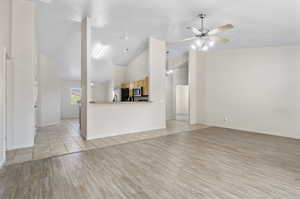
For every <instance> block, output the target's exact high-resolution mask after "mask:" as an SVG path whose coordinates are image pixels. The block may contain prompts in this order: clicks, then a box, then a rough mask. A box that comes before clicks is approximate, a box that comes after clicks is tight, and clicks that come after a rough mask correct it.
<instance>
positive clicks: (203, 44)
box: [174, 13, 233, 51]
mask: <svg viewBox="0 0 300 199" xmlns="http://www.w3.org/2000/svg"><path fill="white" fill-rule="evenodd" d="M198 17H199V18H200V20H201V28H200V29H198V28H195V27H188V29H190V30H191V31H192V32H193V34H194V36H193V37H190V38H187V39H183V40H180V41H176V42H174V43H180V42H190V41H192V42H193V43H192V44H191V48H192V49H193V50H203V51H206V50H208V48H209V47H210V46H213V45H214V44H215V43H216V42H219V43H227V42H229V40H228V39H225V38H223V37H220V36H218V35H217V34H219V33H221V32H224V31H227V30H231V29H233V25H232V24H226V25H224V26H221V27H218V28H215V29H212V30H209V29H206V28H205V27H204V20H205V18H206V17H207V15H206V14H204V13H201V14H199V15H198Z"/></svg>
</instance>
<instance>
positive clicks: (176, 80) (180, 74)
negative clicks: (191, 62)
mask: <svg viewBox="0 0 300 199" xmlns="http://www.w3.org/2000/svg"><path fill="white" fill-rule="evenodd" d="M176 60H178V59H176ZM185 64H186V62H185ZM173 71H174V72H173V73H171V74H168V76H167V77H166V78H167V80H166V81H167V85H166V87H167V90H166V97H167V99H166V100H167V104H166V106H167V120H172V119H176V118H177V119H180V120H188V115H185V116H184V117H182V116H183V115H182V114H180V115H178V114H176V86H178V85H188V83H189V82H188V66H187V65H183V66H182V65H180V68H177V69H173Z"/></svg>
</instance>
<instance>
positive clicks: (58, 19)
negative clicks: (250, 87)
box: [35, 0, 300, 80]
mask: <svg viewBox="0 0 300 199" xmlns="http://www.w3.org/2000/svg"><path fill="white" fill-rule="evenodd" d="M35 2H36V3H37V26H38V27H37V30H38V42H39V48H40V51H41V52H42V53H43V54H45V55H47V56H49V57H50V58H52V59H55V60H56V62H57V64H58V65H59V67H60V69H61V77H62V78H64V79H80V21H81V20H82V18H83V17H85V16H90V17H91V18H92V21H93V26H94V29H93V44H95V43H97V42H101V43H102V44H104V45H109V50H108V51H107V52H106V53H105V56H104V57H102V58H101V59H99V60H94V61H93V68H94V71H93V75H94V79H95V80H96V79H98V80H100V79H101V80H104V79H107V78H108V76H109V75H107V74H109V73H111V72H110V71H111V70H110V68H111V67H110V66H111V65H112V64H118V65H126V64H127V63H128V61H129V60H130V59H132V58H133V57H134V56H136V55H137V54H138V53H139V52H141V51H142V50H143V49H144V48H145V46H146V41H147V38H149V37H150V36H151V37H156V38H158V39H162V40H166V41H174V40H177V39H184V38H186V37H189V36H192V34H191V32H190V31H189V30H187V29H186V27H187V26H190V25H193V24H198V23H199V20H198V19H197V18H196V17H195V16H197V15H198V14H199V13H200V12H201V11H203V12H205V13H207V14H208V21H207V27H208V28H214V27H216V26H220V25H224V24H226V23H232V24H233V25H234V26H235V29H234V30H232V31H229V32H227V33H224V34H223V35H224V36H225V37H227V38H229V39H230V40H231V42H230V43H229V44H226V45H218V47H216V48H246V47H265V46H277V45H295V44H300V20H299V19H300V1H299V0H288V1H280V0H251V1H250V0H249V1H241V0H226V1H224V0H201V1H200V0H186V1H184V0H148V1H143V0H35ZM124 34H127V35H128V38H129V39H128V40H124V39H122V37H124ZM126 48H128V49H129V52H127V53H124V52H123V50H124V49H126ZM186 49H187V47H186V46H185V47H184V46H173V47H172V49H171V50H170V51H171V56H172V54H173V55H174V54H176V53H182V52H183V51H186ZM211 50H214V49H211Z"/></svg>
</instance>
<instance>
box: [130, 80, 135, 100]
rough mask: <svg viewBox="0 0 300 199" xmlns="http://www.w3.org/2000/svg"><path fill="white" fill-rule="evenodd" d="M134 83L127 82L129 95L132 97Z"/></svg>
mask: <svg viewBox="0 0 300 199" xmlns="http://www.w3.org/2000/svg"><path fill="white" fill-rule="evenodd" d="M134 86H135V83H134V82H130V83H129V96H130V97H132V96H133V89H134V88H135V87H134Z"/></svg>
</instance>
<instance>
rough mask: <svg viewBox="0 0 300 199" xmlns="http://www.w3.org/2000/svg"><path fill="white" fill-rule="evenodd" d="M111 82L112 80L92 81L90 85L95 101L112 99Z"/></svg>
mask: <svg viewBox="0 0 300 199" xmlns="http://www.w3.org/2000/svg"><path fill="white" fill-rule="evenodd" d="M112 92H113V84H112V81H108V82H103V83H97V82H95V83H94V86H93V87H92V93H93V95H92V99H93V101H96V102H108V101H112V99H113V96H112Z"/></svg>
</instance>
